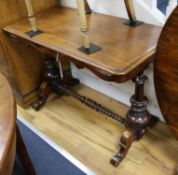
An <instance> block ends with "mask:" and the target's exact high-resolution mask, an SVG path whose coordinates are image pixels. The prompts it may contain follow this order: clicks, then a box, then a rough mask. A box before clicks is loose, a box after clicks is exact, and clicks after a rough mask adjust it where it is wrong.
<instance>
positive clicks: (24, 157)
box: [16, 126, 36, 175]
mask: <svg viewBox="0 0 178 175" xmlns="http://www.w3.org/2000/svg"><path fill="white" fill-rule="evenodd" d="M16 134H17V154H18V156H19V158H20V161H21V163H22V165H23V167H24V169H25V171H26V173H27V175H36V173H35V170H34V168H33V164H32V162H31V160H30V157H29V155H28V152H27V150H26V147H25V144H24V142H23V139H22V136H21V133H20V130H19V128H18V126H17V128H16Z"/></svg>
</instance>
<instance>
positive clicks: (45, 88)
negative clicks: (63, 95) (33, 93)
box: [32, 81, 52, 111]
mask: <svg viewBox="0 0 178 175" xmlns="http://www.w3.org/2000/svg"><path fill="white" fill-rule="evenodd" d="M51 92H52V90H51V88H50V86H49V84H48V83H47V82H45V81H44V82H43V83H42V84H41V86H40V89H39V91H38V95H39V99H38V100H37V101H36V102H35V103H33V104H32V108H33V109H34V110H35V111H38V110H40V109H41V107H42V106H43V105H44V104H45V103H46V100H47V99H48V97H49V95H50V94H51Z"/></svg>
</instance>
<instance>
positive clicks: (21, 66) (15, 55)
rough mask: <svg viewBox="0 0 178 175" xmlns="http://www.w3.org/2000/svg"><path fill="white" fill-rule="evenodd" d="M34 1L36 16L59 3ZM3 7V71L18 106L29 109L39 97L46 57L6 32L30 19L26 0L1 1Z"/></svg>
mask: <svg viewBox="0 0 178 175" xmlns="http://www.w3.org/2000/svg"><path fill="white" fill-rule="evenodd" d="M32 2H33V7H34V11H35V13H37V12H40V11H43V10H46V9H48V8H51V7H53V6H56V5H58V3H59V1H58V0H33V1H32ZM0 7H1V10H0V19H1V20H0V72H2V73H3V74H4V75H5V76H6V77H7V78H8V80H9V82H10V84H11V86H12V87H13V90H14V92H15V95H16V97H17V101H18V103H19V104H21V105H23V106H24V107H25V106H27V105H29V104H30V103H31V102H32V101H34V100H36V98H37V93H36V90H37V87H38V86H39V84H40V81H41V73H42V69H43V66H42V61H41V60H42V55H41V54H40V53H38V52H36V51H35V50H34V49H32V48H30V47H29V46H27V45H24V44H22V43H18V42H16V41H13V40H12V39H11V38H10V37H8V36H7V35H4V32H3V31H2V28H3V27H5V26H7V25H9V24H11V23H13V22H15V21H17V20H19V19H21V18H24V17H27V15H28V12H27V9H26V6H25V0H1V1H0ZM34 65H36V66H34ZM27 80H28V81H27Z"/></svg>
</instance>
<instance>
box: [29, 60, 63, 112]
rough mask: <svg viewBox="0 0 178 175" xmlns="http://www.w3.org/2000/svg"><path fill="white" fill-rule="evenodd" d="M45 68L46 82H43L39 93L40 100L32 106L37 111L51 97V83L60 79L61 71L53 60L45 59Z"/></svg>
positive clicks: (44, 76)
mask: <svg viewBox="0 0 178 175" xmlns="http://www.w3.org/2000/svg"><path fill="white" fill-rule="evenodd" d="M44 68H45V71H44V73H43V78H44V81H43V82H42V84H41V86H40V88H39V91H38V95H39V99H38V100H37V101H36V102H35V103H34V104H33V105H32V107H33V108H34V109H35V110H39V109H40V108H41V107H42V106H43V105H44V104H45V102H46V100H47V98H48V97H49V95H50V94H51V93H52V90H51V87H50V82H51V81H53V80H58V79H60V77H59V70H58V68H57V65H56V62H55V60H54V59H53V58H45V59H44Z"/></svg>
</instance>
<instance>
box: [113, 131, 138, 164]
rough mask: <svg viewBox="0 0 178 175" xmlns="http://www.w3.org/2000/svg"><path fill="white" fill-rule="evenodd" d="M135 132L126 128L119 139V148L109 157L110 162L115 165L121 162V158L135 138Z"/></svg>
mask: <svg viewBox="0 0 178 175" xmlns="http://www.w3.org/2000/svg"><path fill="white" fill-rule="evenodd" d="M135 135H136V134H135V132H134V131H133V130H130V129H127V130H126V131H125V132H124V133H123V135H122V137H121V139H120V143H119V145H120V150H119V152H118V153H117V154H116V155H114V156H113V158H112V159H111V161H110V163H111V164H112V165H113V166H115V167H117V166H119V164H120V163H121V162H122V160H123V159H124V158H125V156H126V155H127V153H128V151H129V148H130V146H131V145H132V142H133V141H134V140H135V139H136V136H135Z"/></svg>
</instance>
